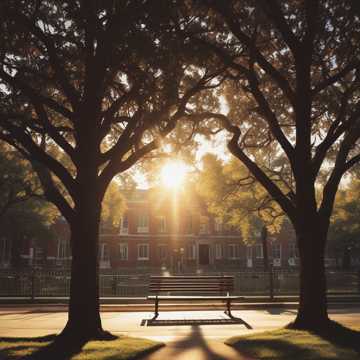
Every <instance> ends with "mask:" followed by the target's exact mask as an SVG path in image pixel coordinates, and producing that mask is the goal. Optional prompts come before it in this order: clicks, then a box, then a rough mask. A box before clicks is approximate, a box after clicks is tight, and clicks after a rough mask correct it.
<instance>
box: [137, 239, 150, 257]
mask: <svg viewBox="0 0 360 360" xmlns="http://www.w3.org/2000/svg"><path fill="white" fill-rule="evenodd" d="M142 247H144V248H145V249H146V253H147V254H146V255H147V256H141V254H140V249H141V248H142ZM137 259H138V260H149V259H150V246H149V244H146V243H143V244H138V245H137Z"/></svg>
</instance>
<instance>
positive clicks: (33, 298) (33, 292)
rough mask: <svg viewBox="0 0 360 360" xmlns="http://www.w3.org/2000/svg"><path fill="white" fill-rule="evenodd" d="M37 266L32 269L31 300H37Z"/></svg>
mask: <svg viewBox="0 0 360 360" xmlns="http://www.w3.org/2000/svg"><path fill="white" fill-rule="evenodd" d="M35 280H36V279H35V268H32V270H31V302H34V300H35Z"/></svg>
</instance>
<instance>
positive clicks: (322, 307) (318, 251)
mask: <svg viewBox="0 0 360 360" xmlns="http://www.w3.org/2000/svg"><path fill="white" fill-rule="evenodd" d="M318 227H319V224H316V221H314V223H313V224H312V226H309V227H307V228H306V229H300V230H297V234H296V235H297V241H298V246H299V253H300V300H299V308H298V314H297V317H296V319H295V322H294V323H293V324H292V327H294V328H297V329H307V330H321V329H323V328H326V327H327V326H328V325H329V318H328V313H327V299H326V276H325V264H324V254H325V244H326V236H327V232H326V231H323V230H321V229H320V230H317V229H318Z"/></svg>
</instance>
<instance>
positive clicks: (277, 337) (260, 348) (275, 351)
mask: <svg viewBox="0 0 360 360" xmlns="http://www.w3.org/2000/svg"><path fill="white" fill-rule="evenodd" d="M358 330H360V328H359V329H358ZM226 344H228V345H230V346H232V347H234V348H236V349H237V350H238V351H239V352H240V353H241V354H243V355H247V356H249V357H251V358H254V359H259V360H262V359H267V360H272V359H273V360H275V359H276V360H285V359H286V360H315V359H316V360H325V359H327V360H330V359H341V360H355V359H360V332H359V331H356V330H355V329H349V328H345V327H343V326H341V325H338V324H336V325H334V328H333V329H330V330H329V331H327V332H326V333H322V334H314V333H310V332H308V331H298V330H288V329H279V330H274V331H268V332H263V333H258V334H254V335H248V336H238V337H233V338H230V339H228V340H227V341H226Z"/></svg>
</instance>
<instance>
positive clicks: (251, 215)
mask: <svg viewBox="0 0 360 360" xmlns="http://www.w3.org/2000/svg"><path fill="white" fill-rule="evenodd" d="M202 163H203V168H202V170H201V171H200V173H199V178H198V181H197V188H198V191H199V193H200V194H201V196H202V198H203V199H204V200H205V202H206V203H207V206H208V209H209V211H210V212H211V213H212V214H213V215H214V216H216V217H218V218H220V219H221V220H222V222H223V224H224V226H228V227H229V226H230V227H231V228H235V229H239V230H240V232H241V235H242V239H243V241H244V243H245V244H251V243H253V242H254V241H259V240H261V241H262V245H263V253H264V269H265V270H268V265H269V259H268V247H269V246H268V234H269V233H271V234H275V233H278V232H279V231H280V229H281V226H282V223H283V219H284V214H283V212H282V210H281V209H280V208H279V206H278V205H277V203H276V202H275V201H274V200H273V199H272V198H271V197H270V196H269V194H268V193H267V192H266V191H265V190H264V188H263V187H262V186H261V185H260V184H259V183H258V182H257V181H256V179H255V178H254V177H253V176H252V174H251V173H250V172H249V171H248V170H247V169H246V167H245V166H239V164H238V162H237V161H236V160H235V159H230V160H229V161H228V162H225V163H224V162H223V161H222V160H220V159H219V158H217V157H216V156H215V155H212V154H207V155H205V156H204V157H203V158H202ZM269 176H271V175H270V174H269ZM274 181H276V180H275V179H274ZM280 186H281V185H280Z"/></svg>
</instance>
